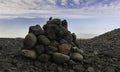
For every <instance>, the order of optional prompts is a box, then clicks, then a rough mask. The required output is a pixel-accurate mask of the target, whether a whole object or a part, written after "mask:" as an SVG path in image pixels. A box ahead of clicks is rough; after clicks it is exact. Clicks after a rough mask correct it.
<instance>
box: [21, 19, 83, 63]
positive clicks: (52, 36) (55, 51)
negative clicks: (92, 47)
mask: <svg viewBox="0 0 120 72" xmlns="http://www.w3.org/2000/svg"><path fill="white" fill-rule="evenodd" d="M82 52H83V51H81V49H79V45H78V43H77V40H76V35H75V33H71V32H70V31H69V30H68V23H67V21H66V20H63V21H61V20H60V19H57V18H55V19H52V18H50V19H49V20H48V21H47V23H46V24H45V25H44V26H43V28H42V27H41V26H40V25H35V26H30V28H29V33H28V34H27V35H26V37H25V39H24V46H23V48H22V55H23V56H25V57H27V58H30V59H37V60H39V61H41V62H47V61H52V62H55V63H57V64H62V63H70V62H72V63H73V62H82V60H83V56H82Z"/></svg>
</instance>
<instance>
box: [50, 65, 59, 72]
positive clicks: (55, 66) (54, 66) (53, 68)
mask: <svg viewBox="0 0 120 72" xmlns="http://www.w3.org/2000/svg"><path fill="white" fill-rule="evenodd" d="M48 69H49V70H50V71H54V72H56V71H57V64H55V63H52V64H51V65H49V66H48Z"/></svg>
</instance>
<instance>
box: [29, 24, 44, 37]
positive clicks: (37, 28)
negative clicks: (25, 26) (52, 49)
mask: <svg viewBox="0 0 120 72" xmlns="http://www.w3.org/2000/svg"><path fill="white" fill-rule="evenodd" d="M29 33H34V34H35V35H36V36H38V35H41V34H44V31H43V30H42V28H41V26H40V25H35V26H30V28H29Z"/></svg>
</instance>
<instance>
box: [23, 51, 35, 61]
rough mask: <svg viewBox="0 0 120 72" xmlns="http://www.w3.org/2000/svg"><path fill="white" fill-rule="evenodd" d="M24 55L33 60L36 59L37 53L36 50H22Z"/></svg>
mask: <svg viewBox="0 0 120 72" xmlns="http://www.w3.org/2000/svg"><path fill="white" fill-rule="evenodd" d="M22 55H23V56H25V57H28V58H31V59H36V57H37V56H36V52H35V51H34V50H22Z"/></svg>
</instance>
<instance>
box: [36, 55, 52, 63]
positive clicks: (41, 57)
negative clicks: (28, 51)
mask: <svg viewBox="0 0 120 72" xmlns="http://www.w3.org/2000/svg"><path fill="white" fill-rule="evenodd" d="M49 59H50V56H49V55H48V54H41V55H40V56H39V57H38V60H40V61H41V62H48V61H49Z"/></svg>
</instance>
